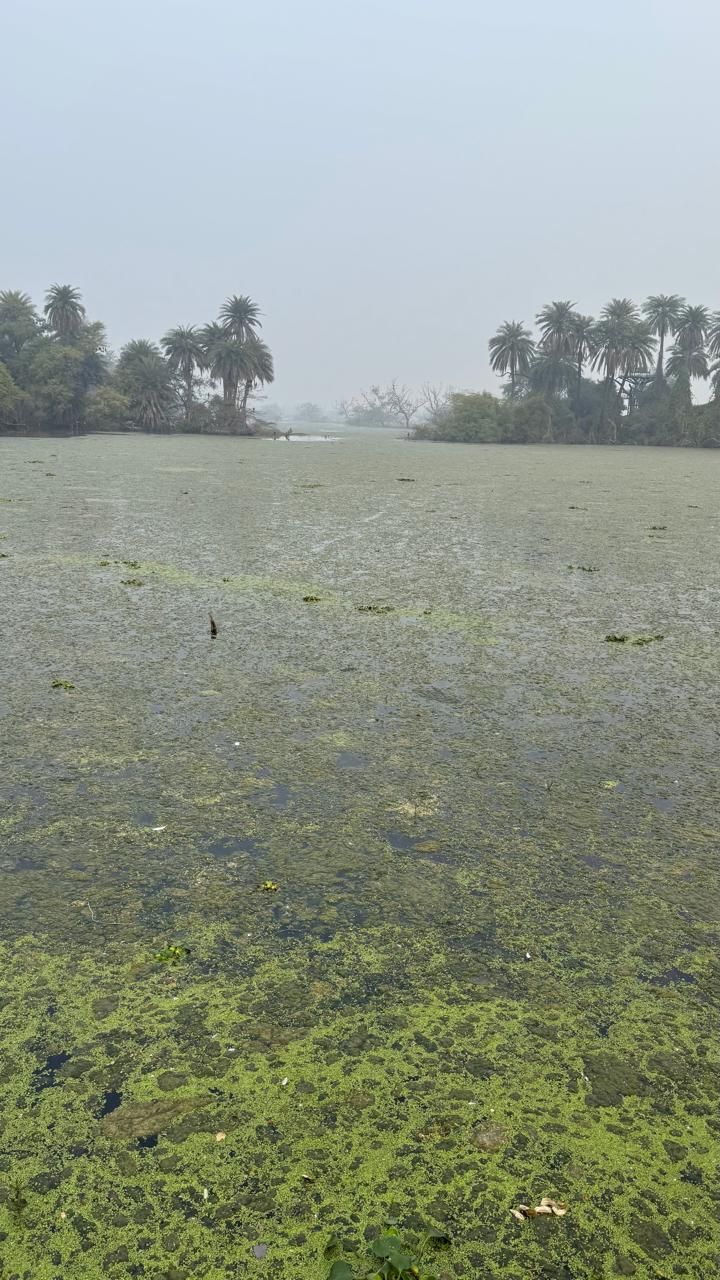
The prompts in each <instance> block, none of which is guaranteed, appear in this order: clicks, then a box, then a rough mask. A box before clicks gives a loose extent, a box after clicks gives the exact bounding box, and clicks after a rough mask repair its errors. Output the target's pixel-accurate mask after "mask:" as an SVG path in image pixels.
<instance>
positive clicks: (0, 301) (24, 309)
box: [0, 289, 37, 320]
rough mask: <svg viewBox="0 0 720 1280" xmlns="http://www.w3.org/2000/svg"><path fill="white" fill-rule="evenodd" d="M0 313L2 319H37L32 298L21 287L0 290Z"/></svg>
mask: <svg viewBox="0 0 720 1280" xmlns="http://www.w3.org/2000/svg"><path fill="white" fill-rule="evenodd" d="M0 315H2V319H3V320H37V311H36V310H35V305H34V303H33V300H32V298H31V297H30V294H29V293H23V291H22V289H2V290H0Z"/></svg>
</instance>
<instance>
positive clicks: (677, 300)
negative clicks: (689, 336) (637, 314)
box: [643, 293, 685, 379]
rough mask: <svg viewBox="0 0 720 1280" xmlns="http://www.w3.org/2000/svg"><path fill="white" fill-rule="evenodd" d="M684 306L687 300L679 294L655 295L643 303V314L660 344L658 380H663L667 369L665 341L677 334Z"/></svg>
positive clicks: (657, 368) (657, 369) (656, 372)
mask: <svg viewBox="0 0 720 1280" xmlns="http://www.w3.org/2000/svg"><path fill="white" fill-rule="evenodd" d="M684 305H685V299H684V298H681V297H680V295H679V294H677V293H653V294H651V295H650V297H649V298H648V299H647V300H646V302H644V303H643V314H644V316H645V319H646V321H647V323H648V326H649V328H650V332H651V333H655V334H657V336H658V339H659V342H660V345H659V347H658V355H657V365H656V368H655V374H656V377H657V378H658V379H660V378H662V376H663V369H664V367H665V339H666V337H667V335H668V334H674V333H676V332H677V327H678V323H679V321H680V314H681V312H682V309H683V306H684Z"/></svg>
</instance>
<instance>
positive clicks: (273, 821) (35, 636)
mask: <svg viewBox="0 0 720 1280" xmlns="http://www.w3.org/2000/svg"><path fill="white" fill-rule="evenodd" d="M333 433H334V429H333ZM323 443H324V442H320V441H318V442H317V443H314V442H312V441H309V442H306V445H305V447H304V448H302V449H285V448H282V447H277V448H276V447H274V446H272V445H270V444H268V443H267V442H264V441H253V440H243V439H226V438H195V437H194V438H191V437H187V438H183V437H179V438H150V437H142V438H132V437H130V438H128V437H120V436H118V437H111V436H109V437H99V436H98V437H88V438H84V439H72V440H68V439H66V440H47V439H44V440H37V439H36V440H10V439H0V535H2V540H1V541H0V553H2V556H3V559H1V560H0V590H1V591H2V615H1V617H2V622H1V628H2V653H3V687H2V693H1V694H0V730H1V732H2V741H3V748H4V750H3V756H4V763H3V769H2V776H1V777H0V794H1V796H2V809H1V810H0V828H1V830H2V837H3V838H2V849H1V850H0V881H1V892H0V924H1V926H2V933H1V934H0V937H1V938H2V977H1V978H0V1030H1V1034H2V1044H3V1057H2V1064H1V1068H0V1099H1V1101H2V1120H1V1122H0V1123H1V1133H2V1141H1V1143H0V1257H2V1262H3V1265H4V1267H5V1271H4V1272H3V1274H7V1275H8V1276H18V1277H21V1276H22V1277H25V1276H28V1277H32V1280H55V1278H56V1277H60V1276H62V1277H63V1280H64V1278H65V1277H68V1276H75V1275H77V1276H81V1275H82V1276H83V1277H84V1278H88V1277H95V1276H98V1277H99V1276H109V1277H125V1276H151V1277H165V1278H166V1280H185V1278H187V1277H199V1278H201V1280H215V1277H237V1276H246V1275H247V1276H257V1277H259V1278H260V1280H262V1277H270V1276H271V1277H293V1278H295V1277H297V1278H298V1280H324V1277H325V1276H326V1275H327V1273H328V1270H329V1267H330V1265H331V1262H332V1261H333V1260H334V1259H339V1258H340V1257H342V1258H344V1259H346V1260H347V1261H348V1262H349V1263H350V1264H351V1265H352V1266H353V1267H354V1269H355V1274H357V1275H361V1274H364V1270H363V1268H364V1267H365V1265H366V1255H367V1240H368V1239H370V1238H372V1236H373V1235H374V1234H376V1233H377V1232H378V1231H379V1230H381V1229H382V1228H383V1226H384V1224H386V1223H387V1222H388V1221H390V1222H391V1223H396V1224H397V1230H398V1231H399V1232H400V1233H401V1234H402V1236H403V1240H404V1241H412V1239H413V1237H416V1236H418V1235H422V1234H423V1233H424V1232H426V1231H427V1230H429V1229H434V1230H435V1231H437V1232H439V1233H444V1234H447V1236H449V1240H450V1242H449V1244H446V1245H439V1244H438V1245H437V1246H436V1245H435V1244H433V1243H432V1242H430V1243H428V1244H427V1245H426V1246H424V1247H425V1252H426V1255H427V1257H426V1268H427V1269H428V1270H430V1269H434V1270H435V1272H436V1273H437V1274H438V1275H443V1276H448V1277H466V1278H467V1280H471V1278H473V1280H474V1278H475V1277H479V1276H482V1277H486V1278H490V1280H527V1277H529V1276H532V1277H542V1278H543V1280H573V1278H582V1280H597V1278H598V1277H613V1276H616V1275H627V1276H632V1275H634V1276H636V1277H638V1278H640V1280H644V1277H649V1276H653V1277H655V1276H660V1277H672V1278H674V1277H680V1276H687V1277H690V1278H691V1280H696V1278H697V1280H701V1277H702V1278H703V1280H705V1278H706V1277H709V1276H710V1275H712V1274H714V1273H715V1271H716V1270H717V1269H718V1255H719V1252H720V1239H719V1237H718V1229H717V1225H716V1223H717V1218H718V1212H717V1211H718V1199H719V1196H718V1179H717V1169H716V1161H717V1148H718V1130H719V1129H720V1123H719V1122H718V1110H717V1104H718V1092H719V1089H720V1074H719V1073H718V1038H717V1026H718V1024H717V1011H718V1002H719V998H720V964H719V962H718V932H719V931H718V892H717V890H718V882H717V868H718V863H717V849H718V836H719V824H718V814H717V789H718V788H717V784H718V764H717V760H718V735H717V706H718V675H719V670H718V628H719V625H720V594H719V592H718V587H719V585H720V584H719V582H718V576H719V575H718V556H717V547H718V533H719V529H718V525H719V517H718V505H717V492H718V482H719V481H720V457H718V456H717V455H716V454H706V453H701V452H694V451H681V450H675V451H665V450H660V449H654V450H653V449H647V450H641V449H637V450H629V449H611V448H605V449H591V448H578V449H569V448H568V449H565V448H560V447H556V448H545V449H542V448H529V447H528V448H511V447H505V448H503V447H500V446H498V447H488V448H480V447H473V446H460V445H448V446H441V445H419V444H418V445H416V444H411V443H409V442H407V441H404V440H400V439H396V438H394V437H393V435H392V434H384V433H379V432H373V433H370V434H368V435H365V436H363V435H362V433H357V434H353V433H341V438H339V439H338V440H336V441H334V442H333V447H332V448H325V447H323ZM209 614H212V615H213V618H214V619H215V622H216V625H217V633H218V634H217V636H216V638H211V635H210V624H209ZM612 633H615V634H619V635H627V636H629V637H633V638H636V637H662V639H654V640H653V642H652V643H648V644H644V645H635V644H630V643H628V642H625V643H622V644H618V643H607V642H606V641H605V637H606V635H609V634H612ZM543 1197H547V1198H555V1199H556V1200H557V1201H558V1202H560V1203H562V1204H563V1205H565V1206H566V1207H567V1212H566V1213H565V1214H564V1215H562V1216H556V1215H554V1214H541V1215H538V1216H537V1217H526V1216H524V1215H523V1213H520V1214H519V1218H518V1217H514V1216H513V1215H512V1213H511V1210H512V1209H516V1210H517V1206H518V1205H523V1204H524V1205H529V1206H530V1207H531V1208H532V1207H533V1206H538V1205H540V1201H541V1199H542V1198H543ZM519 1219H522V1220H519Z"/></svg>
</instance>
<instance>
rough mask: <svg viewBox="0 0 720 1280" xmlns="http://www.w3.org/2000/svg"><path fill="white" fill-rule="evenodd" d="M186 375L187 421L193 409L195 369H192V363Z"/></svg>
mask: <svg viewBox="0 0 720 1280" xmlns="http://www.w3.org/2000/svg"><path fill="white" fill-rule="evenodd" d="M185 376H186V382H185V421H186V422H187V421H188V420H189V418H190V411H191V409H192V398H193V370H192V365H191V366H190V368H189V369H188V371H187V374H186V375H185Z"/></svg>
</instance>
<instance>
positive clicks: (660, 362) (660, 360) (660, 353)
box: [655, 327, 665, 382]
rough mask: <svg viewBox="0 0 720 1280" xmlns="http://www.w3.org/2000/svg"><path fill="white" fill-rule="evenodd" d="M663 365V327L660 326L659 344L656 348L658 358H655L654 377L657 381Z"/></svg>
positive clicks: (661, 374)
mask: <svg viewBox="0 0 720 1280" xmlns="http://www.w3.org/2000/svg"><path fill="white" fill-rule="evenodd" d="M664 365H665V329H664V328H663V327H661V329H660V346H659V348H658V358H657V369H656V370H655V377H656V378H657V380H658V382H659V381H660V379H661V378H662V376H663V368H664Z"/></svg>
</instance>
